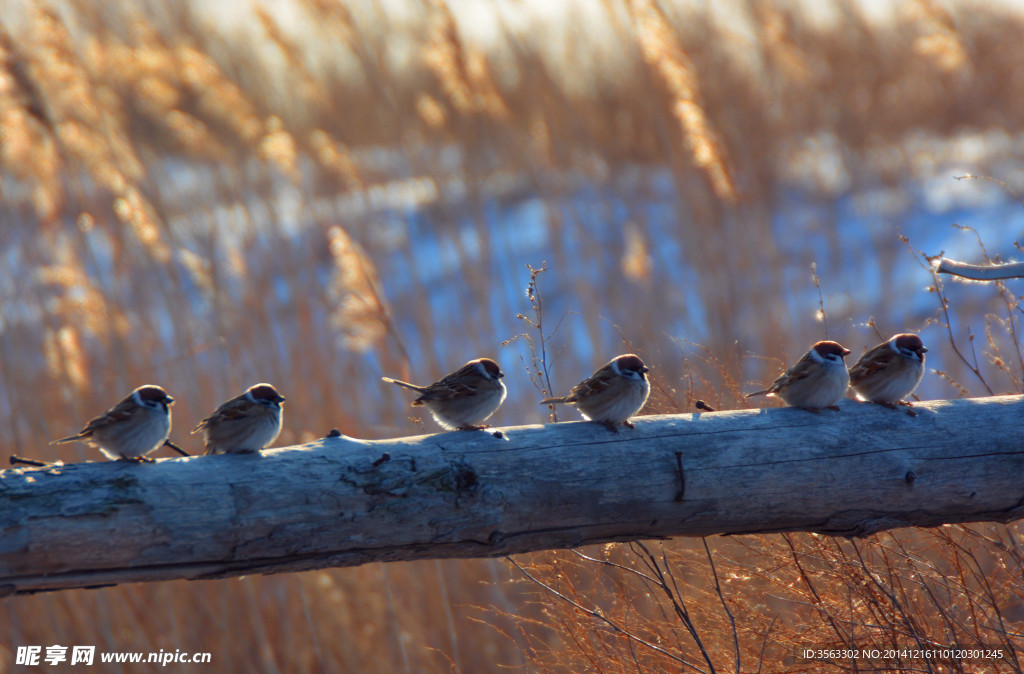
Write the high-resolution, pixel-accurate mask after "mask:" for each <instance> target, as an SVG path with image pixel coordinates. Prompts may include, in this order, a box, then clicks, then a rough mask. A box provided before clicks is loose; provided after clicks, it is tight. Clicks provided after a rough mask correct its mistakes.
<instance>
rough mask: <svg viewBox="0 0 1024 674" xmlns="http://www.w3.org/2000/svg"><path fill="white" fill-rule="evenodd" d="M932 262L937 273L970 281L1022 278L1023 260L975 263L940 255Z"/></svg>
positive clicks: (1023, 270) (1023, 272) (1023, 275)
mask: <svg viewBox="0 0 1024 674" xmlns="http://www.w3.org/2000/svg"><path fill="white" fill-rule="evenodd" d="M934 264H935V272H936V273H938V274H950V275H952V276H959V277H961V278H965V279H970V280H972V281H999V280H1001V279H1008V278H1024V262H1007V263H1005V264H986V265H975V264H967V263H966V262H958V261H956V260H950V259H949V258H948V257H942V258H939V259H938V260H937V261H935V262H934Z"/></svg>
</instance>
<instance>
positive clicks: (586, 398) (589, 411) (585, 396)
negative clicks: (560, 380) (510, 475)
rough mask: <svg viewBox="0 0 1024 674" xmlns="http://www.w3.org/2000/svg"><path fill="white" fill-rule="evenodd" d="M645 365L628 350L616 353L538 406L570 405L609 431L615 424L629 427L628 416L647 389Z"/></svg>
mask: <svg viewBox="0 0 1024 674" xmlns="http://www.w3.org/2000/svg"><path fill="white" fill-rule="evenodd" d="M648 369H649V368H648V367H647V366H646V365H644V362H643V361H642V360H640V357H639V356H636V355H634V354H632V353H627V354H623V355H621V356H616V357H615V358H613V359H612V360H611V362H609V363H608V364H607V365H605V366H604V367H602V368H601V369H600V370H598V371H597V372H595V373H594V374H592V375H590V377H589V378H588V379H584V380H583V381H581V382H580V383H579V384H576V386H573V387H572V391H570V392H569V395H567V396H562V397H560V398H545V399H544V400H541V401H540V404H541V405H551V404H555V403H565V404H566V405H574V406H575V407H576V409H578V410H579V411H580V414H582V415H583V416H584V417H586V418H587V419H589V420H591V421H596V422H598V423H601V424H604V425H605V426H607V427H608V428H610V429H611V430H613V431H618V428H616V427H617V426H618V425H619V424H622V425H623V426H628V427H629V428H633V424H632V423H631V422H630V421H629V418H630V417H631V416H633V415H634V414H636V413H637V412H639V411H640V410H641V409H642V408H643V406H644V403H646V402H647V396H648V394H650V392H651V384H650V382H649V381H647V377H646V376H644V375H645V373H646V372H647V371H648Z"/></svg>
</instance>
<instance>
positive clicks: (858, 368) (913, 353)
mask: <svg viewBox="0 0 1024 674" xmlns="http://www.w3.org/2000/svg"><path fill="white" fill-rule="evenodd" d="M927 352H928V349H926V348H924V344H922V343H921V338H920V337H918V336H917V335H913V334H909V333H906V334H900V335H894V336H893V337H892V338H891V339H890V340H889V341H887V342H882V343H881V344H879V345H878V346H876V347H875V348H873V349H871V350H869V351H867V352H865V353H864V355H863V356H861V357H860V360H858V361H857V363H856V364H855V365H854V366H853V367H851V368H850V386H852V387H853V392H854V393H856V394H857V397H858V398H860V399H861V400H866V401H868V402H872V403H878V404H880V405H885V406H887V407H893V406H895V404H896V403H901V402H902V401H903V399H904V398H906V397H907V396H909V395H910V394H911V393H913V391H914V389H915V388H917V385H918V384H920V383H921V377H923V376H924V354H925V353H927ZM904 404H906V405H909V404H910V403H904Z"/></svg>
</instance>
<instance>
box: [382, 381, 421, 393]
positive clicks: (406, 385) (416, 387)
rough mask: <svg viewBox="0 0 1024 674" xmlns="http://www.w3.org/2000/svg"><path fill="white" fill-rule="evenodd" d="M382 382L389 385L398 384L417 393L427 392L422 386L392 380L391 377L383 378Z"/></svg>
mask: <svg viewBox="0 0 1024 674" xmlns="http://www.w3.org/2000/svg"><path fill="white" fill-rule="evenodd" d="M381 381H386V382H387V383H389V384H398V385H399V386H404V387H405V388H407V389H412V390H413V391H416V392H417V393H423V392H424V391H426V389H425V388H424V387H422V386H417V385H416V384H410V383H409V382H407V381H401V380H400V379H392V378H391V377H381Z"/></svg>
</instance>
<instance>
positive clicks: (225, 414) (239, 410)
mask: <svg viewBox="0 0 1024 674" xmlns="http://www.w3.org/2000/svg"><path fill="white" fill-rule="evenodd" d="M251 404H252V403H251V402H250V401H249V400H248V399H247V398H246V397H245V394H244V393H243V394H242V395H240V396H236V397H234V398H232V399H231V400H229V401H227V402H226V403H224V404H223V405H221V406H220V407H218V408H217V409H216V410H215V411H214V413H213V414H211V415H210V416H208V417H206V418H205V419H203V420H202V421H200V422H199V423H198V424H197V425H196V427H195V428H193V429H192V432H191V433H189V435H194V434H196V433H198V432H199V431H201V430H203V429H204V428H206V427H207V426H209V425H210V424H211V423H220V422H222V421H234V420H236V419H242V418H244V417H245V416H246V409H247V408H248V407H249V406H250V405H251Z"/></svg>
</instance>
